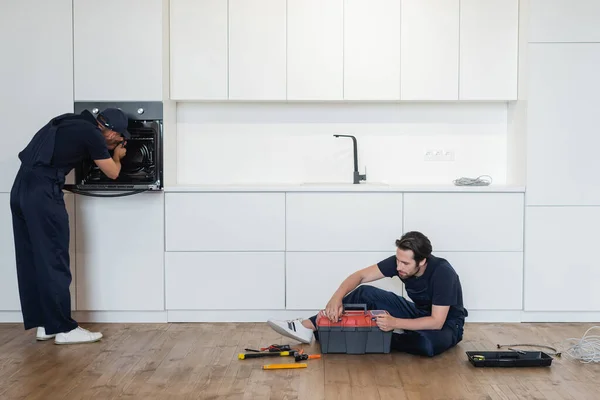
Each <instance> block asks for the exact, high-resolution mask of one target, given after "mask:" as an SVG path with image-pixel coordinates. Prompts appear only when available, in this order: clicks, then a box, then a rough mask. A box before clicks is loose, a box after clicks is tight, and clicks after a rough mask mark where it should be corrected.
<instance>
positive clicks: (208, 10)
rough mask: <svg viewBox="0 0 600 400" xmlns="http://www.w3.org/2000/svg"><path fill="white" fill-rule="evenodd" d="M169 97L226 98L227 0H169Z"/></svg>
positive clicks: (186, 98) (185, 98) (189, 98)
mask: <svg viewBox="0 0 600 400" xmlns="http://www.w3.org/2000/svg"><path fill="white" fill-rule="evenodd" d="M170 18H171V23H170V35H171V36H170V57H171V65H170V70H171V72H170V73H171V88H170V93H171V95H170V97H171V99H175V100H226V99H227V80H228V78H227V63H228V58H227V57H228V55H227V53H228V51H227V49H228V43H227V36H228V32H227V26H228V25H227V24H228V22H227V0H202V1H196V0H171V11H170Z"/></svg>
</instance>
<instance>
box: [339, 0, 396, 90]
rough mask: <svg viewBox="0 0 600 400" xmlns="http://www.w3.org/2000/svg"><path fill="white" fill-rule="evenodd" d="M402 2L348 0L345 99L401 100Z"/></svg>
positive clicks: (345, 36)
mask: <svg viewBox="0 0 600 400" xmlns="http://www.w3.org/2000/svg"><path fill="white" fill-rule="evenodd" d="M400 3H401V0H377V1H369V2H367V1H364V0H345V1H344V99H346V100H400V56H401V55H400Z"/></svg>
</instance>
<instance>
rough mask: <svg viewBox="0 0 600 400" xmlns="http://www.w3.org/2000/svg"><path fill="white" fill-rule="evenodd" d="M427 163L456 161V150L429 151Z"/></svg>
mask: <svg viewBox="0 0 600 400" xmlns="http://www.w3.org/2000/svg"><path fill="white" fill-rule="evenodd" d="M424 159H425V161H454V150H444V149H427V150H425V157H424Z"/></svg>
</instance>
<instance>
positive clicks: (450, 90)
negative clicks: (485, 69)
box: [400, 0, 460, 100]
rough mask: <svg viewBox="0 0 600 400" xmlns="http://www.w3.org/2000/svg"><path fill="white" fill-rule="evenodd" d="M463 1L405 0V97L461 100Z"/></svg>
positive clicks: (402, 61) (402, 69)
mask: <svg viewBox="0 0 600 400" xmlns="http://www.w3.org/2000/svg"><path fill="white" fill-rule="evenodd" d="M459 8H460V7H459V0H403V1H402V15H401V17H402V18H401V24H400V26H401V33H400V42H401V44H400V54H401V58H400V77H401V82H400V92H401V98H402V100H458V55H459Z"/></svg>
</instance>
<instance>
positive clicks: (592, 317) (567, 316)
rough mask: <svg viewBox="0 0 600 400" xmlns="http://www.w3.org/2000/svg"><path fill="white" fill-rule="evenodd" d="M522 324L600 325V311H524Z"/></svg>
mask: <svg viewBox="0 0 600 400" xmlns="http://www.w3.org/2000/svg"><path fill="white" fill-rule="evenodd" d="M521 322H599V323H600V311H522V312H521Z"/></svg>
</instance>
